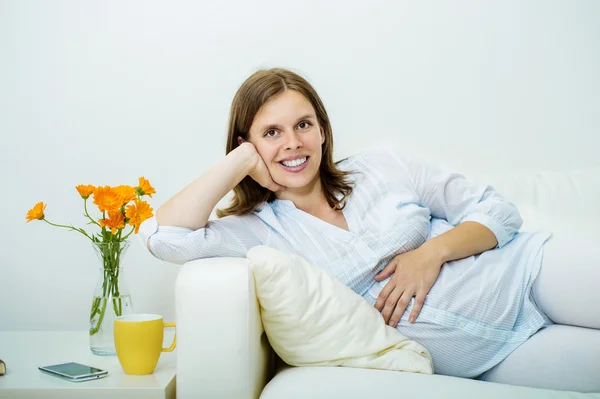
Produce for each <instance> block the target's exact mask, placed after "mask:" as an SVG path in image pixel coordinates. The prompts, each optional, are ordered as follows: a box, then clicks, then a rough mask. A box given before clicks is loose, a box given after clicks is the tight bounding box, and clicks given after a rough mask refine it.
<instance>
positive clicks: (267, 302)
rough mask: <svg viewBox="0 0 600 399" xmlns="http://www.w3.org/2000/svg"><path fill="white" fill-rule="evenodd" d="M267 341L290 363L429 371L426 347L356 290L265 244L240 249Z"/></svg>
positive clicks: (295, 256)
mask: <svg viewBox="0 0 600 399" xmlns="http://www.w3.org/2000/svg"><path fill="white" fill-rule="evenodd" d="M246 257H247V258H248V259H249V260H250V268H251V270H252V273H253V275H254V281H255V283H256V295H257V297H258V301H259V303H260V308H261V317H262V322H263V325H264V328H265V331H266V333H267V337H268V338H269V342H270V343H271V346H272V347H273V349H274V350H275V352H276V353H277V354H278V355H279V357H280V358H281V359H282V360H283V361H284V362H286V363H287V364H290V365H292V366H346V367H360V368H371V369H385V370H396V371H411V372H417V373H427V374H431V373H433V363H432V361H431V356H430V355H429V352H428V351H427V350H426V349H425V348H424V347H423V346H422V345H420V344H418V343H417V342H415V341H411V340H409V339H408V338H406V337H405V336H403V335H402V334H400V332H398V331H397V330H396V329H395V328H392V327H390V326H388V325H386V324H385V322H384V321H383V318H382V317H381V314H380V313H379V312H378V311H377V309H375V308H374V307H372V306H371V305H369V303H367V301H366V300H364V299H363V298H362V297H361V296H360V295H358V294H356V293H355V292H354V291H352V290H351V289H350V288H348V287H346V286H345V285H343V284H342V283H340V282H338V281H337V280H335V279H334V278H333V277H331V276H330V275H329V274H328V273H327V272H325V271H323V270H321V269H319V268H317V267H314V266H312V265H311V264H310V263H309V262H308V261H306V260H305V259H304V258H302V257H300V256H298V255H290V254H286V253H284V252H281V251H278V250H276V249H273V248H269V247H266V246H257V247H254V248H252V249H250V250H249V251H248V253H247V255H246Z"/></svg>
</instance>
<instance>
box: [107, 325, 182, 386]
mask: <svg viewBox="0 0 600 399" xmlns="http://www.w3.org/2000/svg"><path fill="white" fill-rule="evenodd" d="M166 327H175V323H165V322H164V321H163V318H162V316H160V315H157V314H130V315H126V316H119V317H117V318H116V319H115V325H114V330H113V331H114V338H115V349H116V350H117V357H118V358H119V363H121V367H123V371H125V374H132V375H144V374H152V373H153V372H154V369H155V368H156V364H157V363H158V358H159V357H160V354H161V352H171V351H173V349H175V344H176V337H173V343H172V344H171V347H169V348H163V347H162V345H163V336H164V329H165V328H166Z"/></svg>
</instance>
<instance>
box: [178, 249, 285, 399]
mask: <svg viewBox="0 0 600 399" xmlns="http://www.w3.org/2000/svg"><path fill="white" fill-rule="evenodd" d="M175 290H176V291H175V308H176V310H175V311H176V322H177V397H178V398H183V399H186V398H215V399H216V398H232V399H233V398H235V399H255V398H258V397H259V396H260V393H261V392H262V390H263V388H264V386H265V385H266V383H267V382H268V380H269V379H270V378H271V376H272V373H271V369H272V364H273V359H274V356H273V353H274V352H273V351H272V349H271V347H270V345H269V342H268V340H267V337H266V334H265V333H264V329H263V326H262V323H261V319H260V313H259V306H258V301H257V299H256V295H255V291H254V278H253V276H252V273H251V271H250V268H249V267H248V260H246V259H243V258H209V259H200V260H195V261H192V262H188V263H186V264H185V265H184V266H183V267H182V268H181V271H180V273H179V275H178V276H177V280H176V283H175Z"/></svg>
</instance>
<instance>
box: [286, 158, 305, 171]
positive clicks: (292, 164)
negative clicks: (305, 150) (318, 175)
mask: <svg viewBox="0 0 600 399" xmlns="http://www.w3.org/2000/svg"><path fill="white" fill-rule="evenodd" d="M304 162H306V157H304V158H299V159H294V160H293V161H282V162H281V163H282V164H284V165H285V166H287V167H289V168H294V167H296V166H300V165H302V164H303V163H304Z"/></svg>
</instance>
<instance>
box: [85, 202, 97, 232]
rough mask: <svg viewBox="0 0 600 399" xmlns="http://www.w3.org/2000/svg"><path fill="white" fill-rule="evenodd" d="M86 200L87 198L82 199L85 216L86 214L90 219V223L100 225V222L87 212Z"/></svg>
mask: <svg viewBox="0 0 600 399" xmlns="http://www.w3.org/2000/svg"><path fill="white" fill-rule="evenodd" d="M87 200H88V199H87V198H86V199H84V200H83V209H84V210H85V216H87V217H88V218H89V219H90V220H91V221H92V223H94V224H95V225H96V226H100V223H98V222H96V221H95V220H94V219H92V217H91V216H90V214H89V213H88V210H87Z"/></svg>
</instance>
